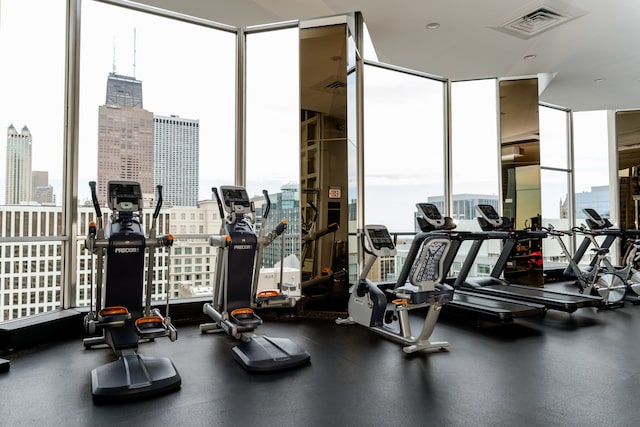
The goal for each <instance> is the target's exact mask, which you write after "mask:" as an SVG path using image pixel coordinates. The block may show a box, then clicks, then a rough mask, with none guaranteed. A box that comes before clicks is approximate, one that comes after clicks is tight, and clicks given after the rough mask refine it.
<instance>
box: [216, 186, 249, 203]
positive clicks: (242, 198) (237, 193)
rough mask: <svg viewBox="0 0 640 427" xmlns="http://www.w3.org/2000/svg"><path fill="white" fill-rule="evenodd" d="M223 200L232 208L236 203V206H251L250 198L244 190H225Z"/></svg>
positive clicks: (223, 190)
mask: <svg viewBox="0 0 640 427" xmlns="http://www.w3.org/2000/svg"><path fill="white" fill-rule="evenodd" d="M222 198H223V199H224V202H225V204H226V205H227V206H231V204H232V203H235V204H236V205H244V206H249V196H248V195H247V192H246V191H245V190H244V189H240V188H223V189H222Z"/></svg>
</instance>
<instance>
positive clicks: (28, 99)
mask: <svg viewBox="0 0 640 427" xmlns="http://www.w3.org/2000/svg"><path fill="white" fill-rule="evenodd" d="M65 7H66V2H65V1H64V0H51V1H46V2H44V1H34V0H2V1H1V2H0V57H1V58H2V66H0V94H1V95H0V126H2V129H3V136H2V138H1V139H0V165H1V166H0V170H1V171H2V172H1V173H0V321H2V320H9V319H15V318H19V317H24V316H30V315H33V314H37V313H42V312H47V311H51V310H54V309H57V308H59V307H60V306H61V295H62V293H61V284H62V283H61V282H62V280H61V277H62V276H61V274H62V245H63V241H64V239H65V236H63V233H64V230H63V220H62V207H61V202H62V200H63V194H62V191H63V190H62V177H63V154H62V153H63V146H64V111H65V103H64V94H65V80H64V78H65V46H66V45H65Z"/></svg>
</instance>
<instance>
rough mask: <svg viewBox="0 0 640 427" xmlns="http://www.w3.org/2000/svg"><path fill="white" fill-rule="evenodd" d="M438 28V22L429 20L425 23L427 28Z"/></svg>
mask: <svg viewBox="0 0 640 427" xmlns="http://www.w3.org/2000/svg"><path fill="white" fill-rule="evenodd" d="M438 28H440V23H439V22H429V23H428V24H427V30H437V29H438Z"/></svg>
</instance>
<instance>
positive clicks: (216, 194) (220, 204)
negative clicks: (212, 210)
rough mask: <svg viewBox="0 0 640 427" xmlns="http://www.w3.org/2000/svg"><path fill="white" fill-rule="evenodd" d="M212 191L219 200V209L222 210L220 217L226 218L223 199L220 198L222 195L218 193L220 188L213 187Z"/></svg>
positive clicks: (217, 200)
mask: <svg viewBox="0 0 640 427" xmlns="http://www.w3.org/2000/svg"><path fill="white" fill-rule="evenodd" d="M211 192H212V193H213V195H214V197H215V198H216V202H218V210H220V218H221V219H222V218H224V208H223V207H222V200H221V199H220V195H219V194H218V189H217V188H216V187H211Z"/></svg>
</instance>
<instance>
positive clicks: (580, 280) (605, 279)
mask: <svg viewBox="0 0 640 427" xmlns="http://www.w3.org/2000/svg"><path fill="white" fill-rule="evenodd" d="M542 230H543V231H545V232H547V233H548V235H549V236H550V237H551V238H553V239H555V240H556V241H557V242H558V244H559V245H560V249H561V250H562V253H563V254H564V256H565V257H566V258H567V259H568V260H569V267H568V268H570V269H571V271H572V273H573V277H575V279H576V284H577V285H578V288H579V289H580V293H584V294H586V295H596V296H600V297H601V298H602V302H603V304H604V306H603V308H614V307H620V306H622V305H624V298H625V295H626V293H627V284H626V277H627V276H628V275H629V273H630V271H631V265H627V266H626V267H624V268H623V269H616V268H615V267H614V266H613V265H612V264H611V261H610V260H609V257H608V254H609V248H602V247H597V246H596V247H595V248H593V249H592V251H594V252H595V258H594V259H595V261H594V262H593V263H592V264H593V266H592V267H591V268H589V269H584V268H581V267H580V266H579V265H578V263H577V262H576V261H575V259H574V257H572V256H571V254H570V253H569V250H568V249H567V245H566V244H565V243H564V241H563V240H562V237H563V236H564V235H567V234H569V233H568V232H565V231H559V230H555V229H554V228H553V226H552V225H549V226H548V227H542ZM572 231H573V232H581V231H584V230H582V229H581V228H580V227H573V229H572ZM594 243H595V240H594Z"/></svg>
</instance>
